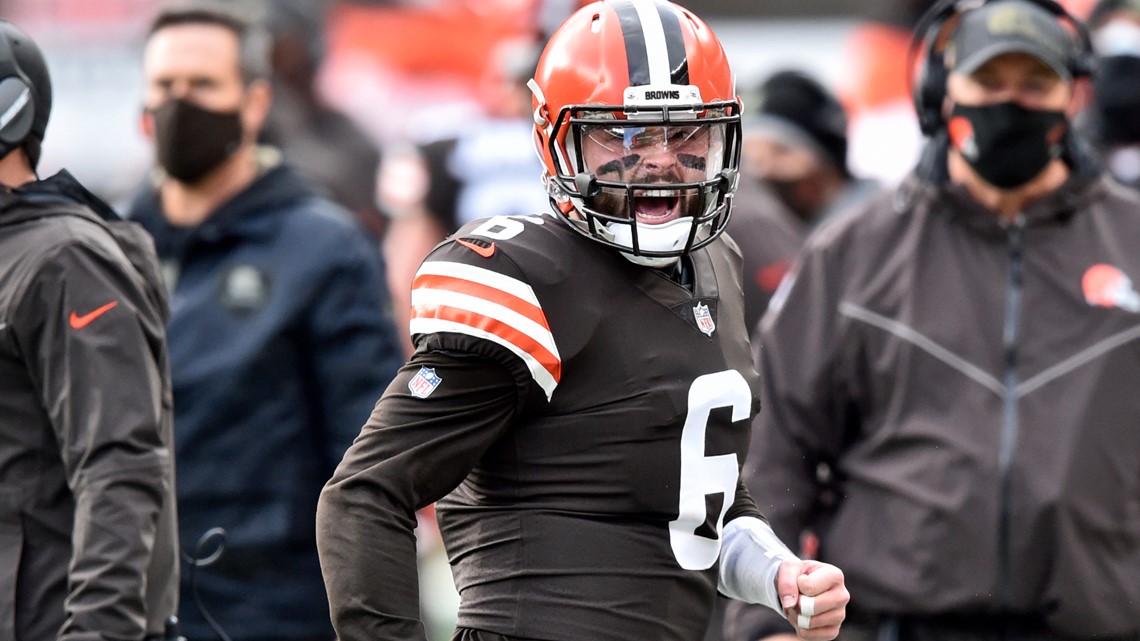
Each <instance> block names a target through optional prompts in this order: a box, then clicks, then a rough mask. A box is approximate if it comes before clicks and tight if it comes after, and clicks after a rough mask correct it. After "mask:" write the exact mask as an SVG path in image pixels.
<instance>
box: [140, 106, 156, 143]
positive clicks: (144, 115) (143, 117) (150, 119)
mask: <svg viewBox="0 0 1140 641" xmlns="http://www.w3.org/2000/svg"><path fill="white" fill-rule="evenodd" d="M139 131H141V132H142V135H143V137H145V138H146V139H147V140H154V113H153V112H152V111H151V110H149V109H146V108H145V107H144V108H143V109H142V111H141V112H140V113H139Z"/></svg>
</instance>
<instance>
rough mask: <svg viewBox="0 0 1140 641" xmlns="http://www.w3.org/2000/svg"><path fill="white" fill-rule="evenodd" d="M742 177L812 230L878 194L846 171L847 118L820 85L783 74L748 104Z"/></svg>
mask: <svg viewBox="0 0 1140 641" xmlns="http://www.w3.org/2000/svg"><path fill="white" fill-rule="evenodd" d="M744 110H745V114H746V118H745V122H744V146H743V148H742V150H741V151H742V152H743V154H744V158H743V160H742V162H743V165H742V171H743V173H744V174H745V175H746V176H752V177H754V178H756V179H759V180H760V181H761V182H762V183H763V184H764V185H765V186H767V187H768V188H769V189H771V190H772V192H773V193H775V194H776V196H777V197H778V198H779V199H780V201H781V202H783V203H784V204H785V205H787V206H788V208H789V209H791V210H792V212H794V213H795V214H796V216H797V217H798V218H799V219H800V224H801V225H802V226H804V227H807V228H811V227H814V226H815V225H816V224H817V223H819V222H821V221H823V220H826V219H827V218H830V217H831V216H832V215H833V214H835V213H837V212H840V211H843V210H845V209H848V208H850V207H852V206H854V205H855V204H856V203H858V202H860V201H861V200H862V199H864V198H867V197H869V196H870V195H871V194H872V193H874V191H875V190H876V189H875V182H874V181H872V180H861V179H858V178H856V177H854V176H852V175H851V172H850V171H849V170H848V167H847V116H846V114H845V113H844V111H843V106H842V105H840V104H839V101H838V100H837V99H836V98H835V96H834V95H832V94H831V92H830V91H828V90H827V89H826V88H825V87H824V86H823V85H822V84H820V83H819V82H818V81H817V80H815V79H814V78H812V77H811V76H809V75H807V74H806V73H803V72H801V71H795V70H784V71H779V72H777V73H774V74H772V75H771V76H769V77H768V78H767V79H766V80H765V81H764V82H763V83H761V84H760V86H759V87H757V88H756V91H755V95H754V96H753V101H752V102H750V101H749V100H748V98H747V97H746V98H745V105H744Z"/></svg>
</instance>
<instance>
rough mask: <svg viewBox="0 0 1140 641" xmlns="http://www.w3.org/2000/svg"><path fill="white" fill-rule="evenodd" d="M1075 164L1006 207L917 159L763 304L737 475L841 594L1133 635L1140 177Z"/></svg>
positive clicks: (1139, 481) (1050, 630)
mask: <svg viewBox="0 0 1140 641" xmlns="http://www.w3.org/2000/svg"><path fill="white" fill-rule="evenodd" d="M932 149H933V153H932V154H930V155H929V156H928V157H927V158H928V160H930V159H939V158H940V159H945V156H946V148H945V146H941V148H939V147H933V148H932ZM1071 164H1072V165H1073V166H1074V167H1075V168H1074V170H1073V174H1072V176H1071V177H1070V178H1069V180H1068V181H1067V182H1066V183H1065V184H1064V185H1062V186H1061V187H1059V188H1058V189H1057V190H1055V191H1054V192H1052V193H1050V194H1048V195H1046V196H1044V197H1042V198H1041V199H1040V200H1037V201H1035V202H1033V203H1031V204H1030V205H1029V206H1028V207H1027V208H1026V209H1025V210H1024V211H1023V212H1021V213H1020V214H1019V215H1017V216H1016V218H1015V220H1014V221H1012V222H1004V220H1003V219H1002V218H1001V217H999V216H998V215H996V214H994V213H993V212H991V211H990V210H988V209H986V208H984V207H982V206H981V205H980V204H978V203H977V202H976V201H975V200H974V199H973V198H972V197H970V195H969V194H968V192H967V191H966V189H965V188H964V187H962V186H958V185H954V184H951V183H949V182H948V181H947V180H946V179H945V168H944V166H943V167H936V166H935V164H932V163H927V164H924V166H923V167H921V168H920V170H919V171H918V172H917V173H916V174H915V175H913V176H912V177H911V178H909V179H908V180H907V181H906V182H905V183H904V184H903V185H902V186H901V187H900V188H899V189H898V190H897V191H896V192H895V193H893V194H890V195H884V196H883V197H880V198H877V199H874V200H873V201H872V202H871V203H869V204H868V205H867V206H866V207H865V208H863V210H862V211H860V212H858V213H855V214H854V215H852V216H849V217H845V218H843V219H842V220H839V221H836V222H835V223H833V224H832V225H829V226H828V227H827V228H825V229H823V230H821V232H820V233H819V234H817V235H816V236H814V237H813V238H812V239H811V240H810V241H809V243H808V245H807V248H806V249H805V253H804V254H803V255H802V256H801V257H800V260H799V262H798V263H797V265H796V267H795V268H794V270H793V272H791V274H790V275H789V278H788V280H786V281H785V285H784V286H783V287H782V289H781V291H780V292H778V293H777V295H776V300H775V302H774V303H773V305H772V307H771V308H770V310H769V314H768V316H766V317H765V319H764V321H763V323H762V331H761V333H760V341H759V344H758V345H757V346H756V349H758V350H759V356H758V360H759V363H760V369H761V376H762V378H763V379H764V387H763V392H764V402H765V408H764V410H763V411H762V412H761V418H760V419H758V423H757V425H756V428H755V429H756V432H755V435H754V439H753V443H752V446H751V448H750V452H749V458H748V461H747V464H746V466H745V475H746V479H747V480H748V482H749V489H750V490H751V491H752V494H753V496H754V497H756V502H757V504H758V506H759V507H760V509H761V510H762V511H763V512H764V513H765V514H766V515H768V517H769V518H770V520H771V523H772V526H773V528H774V529H775V531H776V533H777V534H778V535H779V536H780V537H781V538H782V539H784V540H787V541H795V540H797V539H798V536H799V534H800V533H801V532H802V531H803V529H804V528H811V529H813V530H814V531H815V532H817V533H818V534H819V536H820V539H821V547H820V552H819V555H820V558H821V560H824V561H827V562H829V563H834V564H835V565H837V566H839V567H840V568H841V569H842V570H843V571H844V573H845V576H846V579H847V585H848V588H849V590H850V591H851V594H852V608H857V609H859V610H861V611H863V612H869V613H873V614H876V615H887V616H891V615H907V616H917V617H931V616H942V615H947V616H966V617H971V616H973V617H981V618H987V617H999V618H1000V617H1006V616H1008V617H1016V618H1019V619H1020V620H1030V621H1035V622H1037V624H1038V625H1040V626H1041V628H1040V629H1041V636H1040V638H1049V639H1060V638H1066V639H1069V638H1080V639H1083V638H1094V637H1095V638H1101V639H1104V638H1114V637H1115V638H1134V636H1135V635H1138V634H1140V394H1137V381H1140V293H1138V292H1137V288H1136V284H1135V283H1137V282H1140V251H1137V240H1138V239H1140V196H1138V195H1137V194H1136V193H1135V192H1132V191H1130V190H1126V189H1124V188H1122V187H1121V186H1120V185H1118V184H1116V183H1114V182H1112V181H1111V180H1109V179H1107V178H1106V177H1104V176H1103V175H1102V174H1101V173H1099V172H1098V171H1096V170H1095V169H1092V168H1091V167H1089V166H1088V165H1087V163H1083V162H1081V161H1080V159H1079V158H1076V159H1075V161H1071ZM821 470H824V471H826V473H825V474H820V471H821ZM759 615H760V616H768V615H767V613H759ZM739 638H749V637H744V636H741V637H739ZM751 638H754V637H751Z"/></svg>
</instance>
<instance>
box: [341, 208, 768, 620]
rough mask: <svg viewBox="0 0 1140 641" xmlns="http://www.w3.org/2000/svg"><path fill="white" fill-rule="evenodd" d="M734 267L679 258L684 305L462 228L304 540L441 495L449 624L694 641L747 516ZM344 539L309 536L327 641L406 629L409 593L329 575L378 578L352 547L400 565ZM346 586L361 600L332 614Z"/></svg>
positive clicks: (528, 230) (598, 268)
mask: <svg viewBox="0 0 1140 641" xmlns="http://www.w3.org/2000/svg"><path fill="white" fill-rule="evenodd" d="M740 262H741V259H740V255H739V252H738V251H737V250H736V248H735V247H734V246H733V245H732V244H731V241H727V240H726V241H718V242H716V243H713V244H711V245H710V246H708V247H707V248H705V249H702V250H699V251H697V252H695V253H694V254H693V255H692V256H691V258H690V260H689V262H688V269H690V270H691V277H690V278H689V279H688V280H689V281H691V288H687V287H684V286H682V285H680V284H678V282H676V281H675V280H673V279H672V278H670V277H669V276H668V275H667V274H666V273H664V272H662V271H660V270H655V269H650V268H645V267H639V266H636V265H634V264H632V263H630V262H629V261H627V260H625V259H624V258H622V257H621V256H620V255H619V254H618V253H617V252H616V251H614V250H612V249H608V248H605V247H603V246H601V245H599V244H597V243H594V242H592V241H589V240H587V239H585V238H583V237H581V236H580V235H579V234H577V233H576V232H575V231H573V230H571V229H570V228H569V227H568V226H567V225H566V224H565V223H563V222H562V221H560V220H558V219H555V218H553V217H505V218H493V219H490V220H487V221H483V222H478V223H473V224H471V225H468V226H466V227H464V228H463V229H461V230H460V231H459V232H458V233H457V234H456V235H455V236H454V238H453V239H452V240H451V241H449V242H446V243H444V244H442V245H441V246H440V247H438V248H437V249H436V250H435V251H434V252H433V253H432V254H431V255H430V256H429V257H428V258H427V259H426V260H425V261H424V263H423V265H422V266H421V268H420V271H419V273H418V275H417V278H416V281H415V283H414V285H413V295H412V304H413V308H414V311H413V316H412V322H411V331H412V333H413V336H414V339H415V342H416V346H417V353H416V356H415V357H413V360H412V362H411V363H410V364H409V366H408V367H406V368H405V370H404V371H403V372H401V375H400V376H399V377H398V378H397V380H396V382H395V383H393V386H392V387H390V388H389V391H388V392H387V393H386V394H385V397H384V398H383V399H382V400H381V402H380V404H379V405H378V407H377V410H376V412H375V413H374V414H373V417H372V419H371V420H370V421H369V425H367V426H366V427H365V430H364V431H363V432H362V435H361V437H360V438H359V439H358V440H357V443H356V444H355V445H354V446H353V449H352V450H350V452H349V454H348V456H347V457H346V460H345V463H343V464H342V466H341V469H340V470H338V473H337V475H336V476H335V477H334V479H333V480H332V481H331V482H330V485H329V488H328V489H326V492H325V498H324V499H322V516H321V520H322V522H324V521H326V519H332V518H334V517H336V516H341V515H344V514H345V513H346V512H347V511H348V510H347V508H346V510H345V511H342V510H339V509H338V508H339V507H341V506H352V505H364V504H366V503H370V504H372V505H378V506H380V509H381V510H383V509H391V510H393V511H394V512H395V513H396V514H398V515H399V516H400V517H402V518H407V515H408V514H410V512H409V510H411V509H414V508H416V507H419V506H420V505H422V504H423V502H424V501H428V500H436V499H439V498H440V497H441V496H442V495H443V493H446V492H448V491H450V493H448V494H447V496H446V497H445V498H442V500H440V502H439V506H438V508H439V510H438V514H439V520H440V525H441V530H442V533H443V536H444V542H445V544H446V546H447V551H448V556H449V557H450V559H451V562H452V565H453V569H454V574H455V580H456V585H457V587H458V588H459V591H460V594H461V597H462V602H461V606H460V613H459V625H460V626H462V627H469V628H475V629H480V630H486V631H489V632H495V633H498V634H502V635H506V636H508V637H513V638H526V639H552V640H553V639H598V640H606V639H614V640H618V639H623V640H624V639H659V640H670V639H675V640H678V641H680V640H691V639H698V638H701V636H702V635H703V633H704V629H705V626H706V625H707V622H708V617H709V614H710V612H711V609H712V606H713V601H714V598H715V595H716V572H717V560H718V557H719V551H720V540H719V535H720V531H721V528H722V526H723V523H724V521H725V520H727V519H731V518H734V517H736V516H741V515H745V514H748V515H758V512H757V511H756V508H755V505H754V504H753V502H752V500H751V498H750V497H749V496H748V495H747V493H746V492H745V491H744V490H743V486H742V485H741V484H740V482H739V469H740V464H741V462H742V459H743V455H744V453H745V452H746V450H747V446H748V441H749V426H750V419H751V418H752V416H753V415H754V413H755V412H756V411H757V409H758V407H759V396H758V377H757V375H756V372H755V370H754V366H753V364H752V358H751V352H750V349H749V344H748V328H747V327H746V326H745V323H744V312H743V297H742V294H741V285H740V282H741V273H740ZM453 488H454V489H453ZM451 490H453V491H451ZM355 492H360V494H355ZM376 498H379V500H370V499H376ZM356 499H359V501H360V502H357V501H356ZM394 520H395V519H393V518H389V517H387V516H383V515H381V516H380V517H379V518H377V519H375V522H377V523H390V522H392V521H394ZM410 522H411V521H410V520H407V521H404V523H405V524H407V523H410ZM343 526H344V523H343V521H338V524H337V526H336V529H338V530H342V529H343ZM349 527H350V528H351V527H353V526H351V525H349ZM321 529H322V530H323V531H326V532H328V530H330V529H331V523H330V526H329V527H326V526H325V525H322V526H321ZM358 533H359V535H361V536H366V537H367V538H366V540H352V539H351V537H349V536H347V535H345V534H344V533H343V532H338V533H330V535H329V536H322V539H325V540H326V541H327V544H326V543H322V555H323V557H322V559H323V561H324V560H325V558H326V557H327V558H328V561H329V562H326V563H325V569H326V582H328V583H329V586H330V597H331V598H332V600H333V602H334V604H333V614H334V619H339V621H338V622H337V626H338V633H339V634H341V638H342V639H347V638H357V637H355V636H352V631H351V629H353V627H354V626H356V628H355V629H360V630H368V631H369V634H372V635H373V638H376V637H377V636H379V637H380V638H389V637H388V636H386V634H387V633H386V632H384V631H385V630H386V629H387V628H384V627H383V626H384V625H386V624H385V623H377V624H376V625H375V626H371V627H365V626H364V625H362V624H360V622H359V620H357V619H355V618H354V617H355V616H357V615H358V614H359V612H354V611H353V609H354V608H355V607H356V606H360V607H363V608H364V609H365V610H367V611H368V612H371V613H376V612H387V613H389V615H388V617H387V618H388V619H389V620H394V619H395V618H398V617H393V615H392V614H391V613H395V612H400V613H404V612H414V609H411V605H410V604H407V603H398V602H397V601H398V600H399V599H400V598H405V599H406V598H410V597H408V596H404V597H398V596H395V595H394V594H393V592H399V590H392V589H391V587H392V586H391V585H390V583H389V582H387V581H385V580H384V579H379V578H377V579H376V583H375V585H369V584H368V581H366V580H363V579H355V580H354V579H351V578H348V577H341V578H336V577H333V578H332V579H331V580H330V578H329V575H330V570H335V571H336V572H340V571H343V572H355V573H367V572H369V571H370V570H369V567H368V566H369V565H370V568H371V571H375V572H377V573H380V575H381V576H385V577H387V576H390V575H391V572H390V570H391V567H388V566H385V564H384V563H380V564H379V565H377V564H376V557H375V556H374V555H373V556H372V558H371V559H369V558H368V557H369V556H370V554H369V552H368V551H366V550H359V549H357V550H355V551H352V552H345V551H343V550H341V549H340V548H341V547H344V546H364V547H366V548H370V550H371V551H372V552H377V551H378V550H379V556H380V558H381V559H382V560H383V559H394V558H395V557H396V556H398V555H396V554H394V553H393V552H392V551H391V549H388V550H381V548H384V547H385V546H386V545H387V543H386V542H387V541H388V540H389V539H387V538H386V537H385V532H384V531H383V530H382V529H373V530H359V531H358ZM336 541H340V542H343V543H344V546H341V545H334V543H335V542H336ZM334 547H335V548H337V549H336V550H333V549H332V548H334ZM405 549H407V548H405ZM393 562H395V561H393ZM403 562H404V563H406V562H407V561H406V560H403ZM357 563H365V564H366V567H365V568H357V569H354V570H349V569H348V566H350V565H353V564H357ZM333 566H335V567H333ZM403 580H406V579H402V581H403ZM360 581H364V583H363V584H361V583H360ZM354 582H355V583H356V585H358V586H359V585H365V586H367V587H366V588H365V589H369V590H375V591H376V593H375V594H367V595H363V596H362V595H360V594H353V595H352V597H351V598H354V599H363V600H364V601H365V603H364V604H356V605H353V604H348V603H338V602H339V601H342V599H338V594H337V591H339V590H340V589H342V586H343V589H347V586H348V585H350V584H353V583H354ZM344 596H345V597H348V594H347V593H345V595H344ZM345 600H347V599H345ZM338 610H339V612H338ZM374 616H375V615H374ZM400 616H402V615H400ZM379 618H384V617H379ZM392 629H393V630H395V629H396V628H392ZM346 631H347V632H346ZM401 633H402V632H401ZM362 636H363V635H362Z"/></svg>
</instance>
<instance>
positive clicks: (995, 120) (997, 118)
mask: <svg viewBox="0 0 1140 641" xmlns="http://www.w3.org/2000/svg"><path fill="white" fill-rule="evenodd" d="M947 128H948V131H949V133H950V144H952V145H953V146H954V148H955V149H957V150H958V151H959V152H960V153H961V154H962V157H963V158H965V159H966V162H967V163H969V164H970V166H971V167H973V168H974V171H976V172H978V175H979V176H981V177H982V178H983V179H984V180H985V181H986V182H988V183H990V184H991V185H993V186H995V187H998V188H1001V189H1012V188H1014V187H1018V186H1021V185H1024V184H1025V183H1027V182H1029V181H1030V180H1032V179H1033V178H1034V177H1036V176H1037V175H1038V174H1040V173H1041V172H1042V171H1043V170H1044V169H1045V166H1046V165H1048V164H1049V162H1050V161H1052V160H1053V159H1054V158H1057V157H1058V156H1060V155H1061V150H1062V144H1061V142H1062V140H1064V138H1065V132H1066V131H1068V129H1069V123H1068V120H1067V119H1066V117H1065V113H1064V112H1063V111H1041V110H1036V109H1026V108H1025V107H1022V106H1021V105H1019V104H1017V103H1014V102H1003V103H1000V104H996V105H983V106H966V105H955V106H954V110H953V112H951V114H950V122H949V124H948V125H947Z"/></svg>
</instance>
